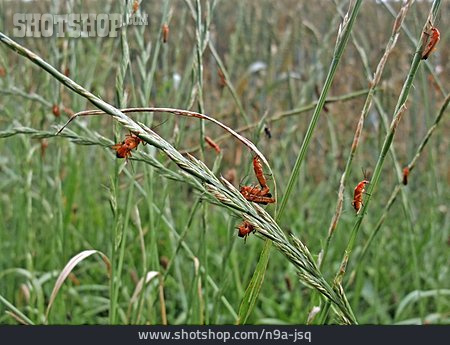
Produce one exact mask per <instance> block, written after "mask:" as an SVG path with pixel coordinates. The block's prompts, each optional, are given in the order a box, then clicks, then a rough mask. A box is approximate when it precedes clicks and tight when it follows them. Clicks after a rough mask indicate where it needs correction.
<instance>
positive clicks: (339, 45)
mask: <svg viewBox="0 0 450 345" xmlns="http://www.w3.org/2000/svg"><path fill="white" fill-rule="evenodd" d="M361 4H362V0H356V1H355V4H354V5H353V8H352V9H351V12H350V10H349V12H350V15H349V12H348V13H347V14H346V15H345V17H344V21H343V22H342V24H341V26H340V27H339V32H338V37H337V40H336V47H335V50H334V54H333V60H332V61H331V65H330V68H329V70H328V75H327V77H326V79H325V84H324V86H323V88H322V91H321V93H320V96H319V100H318V101H317V105H316V107H315V109H314V113H313V115H312V118H311V122H310V123H309V126H308V129H307V130H306V133H305V138H304V139H303V143H302V146H301V147H300V152H299V154H298V156H297V160H296V161H295V164H294V168H293V169H292V172H291V175H290V177H289V180H288V183H287V185H286V189H285V191H284V194H283V198H282V200H281V203H280V205H279V207H278V209H277V218H276V219H277V220H279V219H281V216H282V215H283V212H284V209H285V208H286V204H287V202H288V200H289V197H290V195H291V193H292V189H293V188H294V184H295V182H296V181H297V179H298V176H299V173H300V167H301V165H302V163H303V160H304V159H305V156H306V151H307V150H308V146H309V144H310V142H311V138H312V135H313V132H314V129H315V128H316V125H317V121H318V120H319V116H320V113H321V111H322V108H323V106H324V104H325V100H326V98H327V95H328V92H329V90H330V87H331V84H332V82H333V79H334V76H335V74H336V69H337V67H338V65H339V62H340V60H341V57H342V54H343V52H344V50H345V47H346V45H347V42H348V39H349V37H350V33H351V31H352V29H353V24H354V23H355V20H356V17H357V15H358V12H359V9H360V7H361Z"/></svg>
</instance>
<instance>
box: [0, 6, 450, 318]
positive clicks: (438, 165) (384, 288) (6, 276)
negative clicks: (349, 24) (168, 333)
mask: <svg viewBox="0 0 450 345" xmlns="http://www.w3.org/2000/svg"><path fill="white" fill-rule="evenodd" d="M401 5H402V4H401V2H397V1H392V2H381V1H364V2H363V4H362V6H361V9H360V11H359V14H358V16H357V18H356V21H355V23H354V25H353V29H352V34H351V36H350V38H349V41H348V44H347V46H346V47H345V50H344V51H343V55H342V57H341V59H340V61H339V66H338V68H337V70H336V75H335V77H334V80H333V82H332V85H331V88H330V90H329V93H328V98H327V99H329V100H331V101H330V102H327V103H326V106H325V107H324V108H323V109H322V111H321V113H320V117H319V119H318V122H317V126H316V128H315V130H314V133H313V136H312V138H311V140H310V142H309V147H308V150H307V152H306V157H305V160H304V161H303V164H302V167H301V169H300V173H299V175H298V177H297V179H296V180H295V184H294V185H293V190H292V193H291V195H290V196H289V199H288V200H287V204H286V209H285V211H284V213H283V215H282V217H281V218H280V219H279V220H278V224H279V226H280V227H281V229H283V231H284V232H285V233H286V234H290V233H292V234H294V235H295V236H297V237H298V238H300V239H301V240H302V241H303V243H305V244H306V246H307V247H308V248H309V251H310V252H311V254H312V256H313V258H314V259H315V260H317V259H318V254H319V252H320V251H321V249H322V248H323V247H324V246H325V242H326V238H327V233H328V228H329V226H330V223H331V221H332V218H333V215H334V213H335V208H336V202H337V199H338V189H339V180H340V177H341V175H342V172H343V170H344V168H345V165H346V161H347V158H348V155H349V152H350V148H351V145H352V141H353V136H354V132H355V129H356V126H357V123H358V119H359V117H360V113H361V110H362V108H363V105H364V101H365V99H366V96H367V91H368V88H369V86H370V83H369V82H370V80H369V79H370V78H369V77H372V76H373V73H374V71H375V68H376V66H377V64H378V62H379V60H380V58H381V56H382V55H383V52H384V49H385V47H386V45H387V43H388V41H389V38H390V35H391V31H392V27H393V23H394V20H395V16H396V13H397V12H398V11H399V9H400V7H401ZM132 7H133V2H132V1H130V2H127V3H124V2H122V1H117V2H115V1H104V2H103V1H102V2H100V1H98V2H97V1H87V2H79V1H67V2H60V1H44V2H39V3H27V2H20V1H19V2H12V1H2V2H0V13H1V14H3V16H1V17H2V18H1V19H0V28H1V29H0V31H2V32H4V33H6V34H8V35H9V36H10V37H12V36H11V32H12V27H11V22H10V19H8V18H10V16H11V15H12V14H13V13H18V12H21V13H32V12H34V13H69V12H70V13H85V12H94V13H129V14H130V13H131V12H132V11H133V9H132ZM348 7H349V4H348V2H347V1H337V2H336V3H335V2H333V1H325V0H321V1H288V0H283V1H268V0H261V1H256V0H253V1H237V0H231V1H223V0H222V1H217V2H214V1H200V0H199V1H194V0H192V1H191V0H188V1H181V0H173V1H156V0H155V1H142V2H141V3H140V6H139V9H138V13H147V14H148V20H149V23H148V25H146V26H129V27H127V28H126V29H125V30H124V31H125V35H123V36H122V38H121V37H118V38H99V37H97V38H78V39H69V38H57V37H51V38H20V39H19V38H18V39H15V38H14V37H12V38H13V39H15V40H16V41H17V42H18V43H20V44H21V45H23V46H24V47H26V48H28V49H30V50H31V51H33V52H34V53H36V54H38V55H39V56H41V57H42V58H43V59H44V60H45V61H47V62H48V63H49V64H51V65H53V66H54V67H55V68H56V69H58V70H60V71H61V72H63V73H66V75H68V76H69V77H70V78H71V79H73V80H74V81H76V82H77V83H79V84H80V85H82V86H83V87H85V88H86V89H88V90H90V91H91V92H92V93H93V94H95V95H98V96H99V97H101V98H102V99H103V100H105V101H106V102H108V103H110V104H112V105H114V106H117V107H121V108H124V107H144V106H155V107H171V108H179V109H188V110H193V111H199V112H203V113H205V114H208V115H210V116H212V117H214V118H216V119H217V120H219V121H221V122H223V123H224V124H226V125H227V126H229V127H231V128H233V129H236V130H238V129H239V130H241V129H243V130H242V132H241V134H242V135H244V136H245V137H247V138H248V139H250V140H251V141H253V142H254V143H255V145H256V146H257V147H258V149H259V150H260V151H261V152H262V153H263V154H264V155H265V156H266V157H267V159H268V161H269V163H270V165H271V167H272V169H273V174H272V175H269V174H267V180H268V183H269V185H270V187H271V188H274V187H273V186H274V182H275V181H276V184H277V187H278V201H280V200H281V197H282V195H283V193H284V192H285V190H286V186H287V182H288V180H289V177H290V176H291V173H292V170H293V166H294V163H295V160H296V158H297V155H298V153H299V150H300V147H301V145H302V142H303V139H304V137H305V133H306V130H307V128H308V125H309V123H310V120H311V117H312V114H313V110H314V107H315V104H316V102H317V99H318V97H319V94H320V92H321V90H322V88H323V86H324V81H325V78H326V76H327V72H328V69H329V67H330V65H331V63H332V59H333V51H334V49H335V43H336V37H337V32H338V27H339V24H340V23H341V22H342V15H343V14H345V12H346V11H347V9H348ZM430 8H431V2H429V1H416V2H414V3H413V4H412V5H411V7H410V8H409V10H408V12H407V14H406V18H405V20H404V25H403V28H402V30H401V31H400V36H399V38H398V42H397V45H396V46H395V48H394V50H393V51H392V53H391V54H390V56H389V58H388V60H387V63H386V66H385V69H384V72H383V74H382V77H381V81H380V84H379V85H378V87H377V89H376V93H375V98H374V103H373V105H372V107H371V109H370V110H369V112H368V114H367V117H366V120H365V123H364V128H363V132H362V134H361V138H360V142H359V146H358V148H357V151H356V154H355V157H354V159H353V163H352V166H351V170H350V172H349V175H348V177H347V181H346V183H345V192H344V200H343V210H342V215H341V218H340V222H339V224H338V226H337V228H336V230H335V233H334V235H333V237H332V238H331V241H330V244H329V248H328V253H327V256H326V258H325V260H324V262H323V263H322V265H321V272H322V274H323V276H324V278H325V279H326V280H327V281H328V282H330V283H332V282H333V278H334V275H335V274H336V272H337V270H338V269H339V265H340V263H341V259H342V256H343V254H344V250H345V248H346V246H347V243H348V241H349V238H350V233H351V230H352V227H353V225H354V223H355V220H356V215H355V211H354V209H353V208H352V205H351V202H352V199H353V189H354V187H355V186H356V184H357V183H358V182H359V181H361V180H362V179H363V178H364V176H363V172H362V170H363V169H364V170H367V172H368V173H372V172H373V170H374V167H375V165H376V162H377V160H378V158H379V156H380V152H381V147H382V144H383V141H384V138H385V135H386V128H385V126H384V122H383V117H382V115H383V114H384V116H386V118H387V119H388V122H389V123H390V121H391V119H392V117H393V112H394V108H395V105H396V103H397V99H398V97H399V94H400V91H401V88H402V85H403V83H404V81H405V79H406V76H407V75H408V70H409V67H410V65H411V61H412V59H413V55H414V52H415V50H416V43H417V39H418V38H419V37H420V34H421V31H422V28H423V26H424V24H425V23H426V19H427V16H428V13H429V11H430ZM449 12H450V2H449V1H443V2H442V3H441V6H440V10H439V12H438V16H437V18H436V21H435V25H436V27H438V28H439V30H440V32H441V40H440V42H439V44H438V45H437V49H436V51H435V52H434V53H433V54H431V56H430V57H429V58H428V60H426V62H425V61H423V62H422V63H421V65H420V66H419V69H418V71H417V74H416V76H415V79H414V82H413V85H412V88H411V90H410V93H409V98H408V102H407V110H406V111H405V113H404V115H403V118H402V119H401V122H400V124H399V126H398V129H397V132H396V134H395V137H394V141H393V144H392V147H393V148H394V153H395V155H394V156H393V155H392V154H391V153H389V154H388V155H387V157H386V160H385V162H384V166H383V169H382V172H381V175H380V180H379V182H378V185H377V186H376V188H375V190H374V191H373V193H372V195H371V198H372V199H371V203H370V207H368V209H367V212H366V215H365V217H364V220H363V223H362V225H361V228H360V231H359V233H358V236H357V238H356V242H355V245H354V248H353V252H352V253H351V256H350V260H349V264H348V267H347V273H346V275H345V277H344V281H343V286H344V290H345V293H346V296H347V298H348V302H349V304H350V306H351V308H352V309H353V312H354V314H355V316H356V318H357V320H358V322H359V323H361V324H425V323H426V324H435V323H437V324H448V323H449V321H450V299H449V295H450V278H449V245H450V233H449V223H450V218H449V205H450V204H449V201H450V193H449V191H450V190H449V181H450V170H449V154H448V152H449V133H450V132H449V122H448V112H449V111H448V110H445V111H444V114H443V117H442V120H441V121H440V122H439V124H438V126H437V127H436V128H435V130H434V132H433V134H432V136H431V138H430V140H429V141H428V142H427V143H426V146H425V148H424V149H423V151H421V153H420V157H419V158H418V159H417V163H416V166H415V168H414V170H412V171H411V173H410V175H409V179H408V184H407V185H406V186H404V185H401V189H400V190H399V193H398V195H397V197H396V199H395V200H394V201H393V202H392V203H390V204H388V202H389V198H390V196H391V193H392V191H393V190H394V189H395V188H396V186H398V185H399V176H398V175H397V172H396V170H395V166H396V164H398V165H399V166H400V167H401V168H403V167H404V166H406V165H407V164H408V163H409V162H410V161H411V160H412V159H413V157H414V155H415V154H416V152H417V149H418V147H419V145H420V143H421V142H422V141H423V139H424V138H425V136H426V133H427V131H428V130H429V129H430V128H431V127H432V125H433V123H434V121H435V118H436V116H438V113H439V111H440V109H441V107H442V104H443V102H444V99H445V98H446V97H447V103H448V90H449V89H450V85H449V79H448V75H449V73H448V71H449V53H450V50H449V37H450V36H449V35H450V31H449V29H448V28H449V27H450V22H449V18H450V16H449V14H450V13H449ZM163 24H167V25H168V27H169V35H168V40H167V42H166V43H164V42H163V40H162V38H161V30H162V29H161V28H162V25H163ZM119 36H120V34H119ZM124 41H125V42H126V44H125V45H124ZM367 67H368V68H369V70H368V69H367ZM54 105H56V106H57V108H58V109H56V108H55V107H54ZM86 109H93V106H92V105H91V104H90V103H89V102H88V101H87V100H86V99H85V98H83V97H81V96H80V95H78V94H76V93H74V92H72V91H71V90H69V89H68V88H65V87H64V86H62V85H61V84H60V83H59V82H58V81H57V80H56V79H54V78H53V77H52V76H50V75H49V74H48V73H46V72H45V71H44V70H42V69H41V68H39V67H37V66H35V65H34V64H32V63H31V62H30V61H28V60H27V59H26V58H24V57H22V56H20V55H18V54H16V53H15V52H13V51H12V50H10V49H8V48H7V47H6V45H4V44H0V137H2V138H1V139H0V324H19V323H26V324H30V323H33V324H42V323H48V324H110V323H118V324H161V323H168V324H234V323H236V322H237V319H238V315H239V308H240V306H242V305H245V304H246V303H248V301H247V300H246V299H245V298H244V293H245V290H246V289H247V287H248V286H249V283H250V281H251V278H252V276H253V273H254V272H255V270H256V269H257V268H256V265H257V263H258V260H259V257H260V254H261V252H262V250H263V247H264V241H263V240H261V238H258V237H257V236H254V235H253V234H252V235H250V236H249V237H248V238H247V240H246V241H245V242H244V241H243V239H242V238H239V237H238V236H237V230H236V228H237V226H238V225H239V224H240V223H241V221H242V220H241V219H239V218H238V217H236V216H233V215H232V214H231V213H230V212H228V211H227V210H226V209H224V208H220V207H218V206H217V205H213V204H210V203H209V202H208V199H206V198H204V196H203V195H202V194H201V193H198V192H197V191H196V190H194V189H193V188H192V187H190V186H189V185H188V184H187V183H184V181H183V180H181V181H174V180H173V179H170V178H168V175H164V174H161V173H159V171H157V170H155V169H154V168H153V167H152V166H150V165H148V164H146V163H145V162H143V161H139V160H133V159H131V160H129V161H128V162H125V161H124V160H122V159H117V158H116V157H115V152H114V151H113V150H112V149H111V148H110V147H109V146H110V145H112V144H114V143H116V142H120V141H121V140H123V138H124V137H125V135H126V134H127V133H128V132H127V131H126V130H125V129H123V128H121V127H120V126H119V125H118V124H117V123H115V122H114V121H113V120H112V119H111V117H109V116H106V115H105V116H95V117H83V118H78V119H76V120H75V121H73V122H72V123H71V124H70V125H69V127H68V128H67V129H66V130H65V133H68V134H71V135H72V138H71V139H69V138H67V137H54V136H51V137H48V138H42V134H43V133H47V134H49V133H50V134H52V133H54V132H56V130H57V129H58V128H59V127H60V126H61V125H62V124H63V123H64V122H65V121H66V120H67V119H68V118H69V116H70V114H72V113H73V112H78V111H82V110H86ZM56 110H58V111H56ZM130 116H131V117H132V118H134V119H136V120H138V121H140V122H143V123H145V124H146V125H147V126H149V127H155V129H154V130H155V131H156V132H157V133H158V134H159V135H160V136H161V137H163V138H164V139H165V140H167V141H169V142H170V143H171V144H172V145H174V147H175V148H176V149H177V150H179V151H180V152H182V153H186V152H189V153H191V154H192V155H194V156H195V157H196V158H198V159H200V160H202V161H203V162H204V163H205V164H206V165H207V166H208V167H209V168H210V169H212V170H213V171H214V173H215V174H216V175H217V176H220V175H223V176H225V177H227V178H228V179H229V180H231V181H232V183H233V184H234V186H236V187H238V186H239V185H240V184H242V185H243V184H251V183H256V182H257V181H256V178H255V177H254V173H253V170H252V166H251V162H252V158H253V155H252V153H251V152H250V151H249V150H248V149H247V147H245V146H244V145H242V143H240V142H238V141H236V140H235V139H234V138H232V137H230V136H227V133H226V132H225V131H223V130H222V129H221V128H219V127H218V126H215V125H213V124H212V123H203V124H202V123H201V122H200V121H199V120H198V119H194V118H182V117H177V116H173V115H171V114H167V113H163V114H161V113H154V114H148V113H147V114H130ZM18 128H19V129H20V128H22V129H23V128H28V129H29V130H28V132H27V133H26V134H17V135H10V136H7V135H6V134H7V133H10V132H11V131H14V129H18ZM31 129H33V130H35V131H34V132H33V130H31ZM22 132H24V130H22ZM25 132H26V131H25ZM40 134H41V136H39V135H40ZM269 134H270V135H269ZM205 135H207V136H209V137H211V138H213V139H215V140H216V139H217V142H218V143H219V145H220V147H221V153H220V154H217V153H216V152H215V151H214V150H213V149H211V148H210V147H209V146H208V145H207V144H205V143H204V140H203V136H205ZM139 151H141V152H142V151H143V152H146V153H148V154H149V155H151V156H153V157H154V158H155V159H157V160H158V161H159V162H160V163H161V164H162V165H164V166H165V167H167V168H168V169H170V170H173V171H176V172H177V173H178V172H179V169H178V167H177V166H176V165H175V164H173V162H171V161H170V160H168V159H167V157H166V156H164V155H163V154H162V153H161V152H160V151H158V150H157V149H155V148H154V147H152V146H151V145H146V146H143V145H140V146H139V147H138V149H137V151H136V154H135V153H134V151H133V156H134V157H136V158H138V157H139V155H138V154H137V152H139ZM180 176H183V174H180ZM169 177H170V176H169ZM186 179H187V178H186ZM366 197H367V196H364V198H366ZM388 206H389V207H388ZM264 207H265V208H266V210H267V211H268V212H269V213H270V214H273V213H274V211H275V208H276V206H275V205H268V206H264ZM380 222H381V223H380ZM375 231H376V233H374V232H375ZM371 236H372V237H373V238H372V240H371V242H370V244H369V245H367V243H368V242H367V241H368V240H369V238H370V237H371ZM365 246H366V249H364V248H365ZM86 250H96V251H99V252H102V253H103V255H104V256H106V257H107V258H108V260H109V261H110V263H111V265H112V273H111V272H110V273H108V267H107V266H105V263H104V262H103V260H102V256H101V255H98V253H97V252H96V253H94V254H93V255H91V256H89V257H86V258H85V259H84V260H82V261H81V262H79V263H78V264H77V265H76V266H75V267H73V269H72V270H70V274H69V275H68V277H67V279H66V280H65V281H64V283H63V284H62V285H61V286H60V288H59V289H58V290H57V293H56V295H54V296H53V297H54V302H53V304H52V306H51V308H50V309H49V310H48V305H49V303H50V301H51V300H52V297H51V296H52V291H53V289H54V286H55V283H56V280H57V278H58V276H59V274H60V273H61V271H62V270H63V268H64V267H65V266H66V264H67V263H68V262H69V260H71V258H73V257H74V256H76V255H77V254H79V253H81V252H83V251H86ZM363 251H364V256H361V254H362V253H363ZM142 277H147V278H148V279H147V280H146V281H145V284H144V286H142V280H141V278H142ZM140 280H141V283H139V281H140ZM324 305H325V302H324V300H321V299H319V298H318V294H317V293H316V292H314V291H313V290H311V289H310V288H308V287H306V286H305V285H304V284H303V283H302V282H300V281H299V278H298V276H297V273H296V270H295V267H294V266H293V265H291V263H290V262H289V261H288V260H286V257H285V256H283V255H282V254H281V253H280V252H279V251H277V250H275V249H274V248H272V250H271V252H270V258H269V262H268V267H267V270H266V271H265V275H264V281H263V283H262V285H261V290H260V293H259V296H258V298H257V300H256V303H255V305H254V308H253V310H252V312H251V313H250V315H249V317H248V319H247V320H246V323H250V324H304V323H307V321H308V315H310V312H311V310H312V309H313V307H314V306H319V307H321V309H322V308H323V307H324ZM112 310H114V312H113V311H112ZM47 312H48V314H47ZM319 315H320V313H319ZM311 316H312V315H311ZM309 322H310V323H313V324H317V323H336V322H339V320H338V319H336V318H335V316H334V313H333V311H332V310H331V311H330V312H329V314H328V315H325V316H323V315H322V316H321V317H316V318H313V319H312V320H310V321H309ZM240 323H242V320H241V322H240Z"/></svg>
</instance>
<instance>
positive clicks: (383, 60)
mask: <svg viewBox="0 0 450 345" xmlns="http://www.w3.org/2000/svg"><path fill="white" fill-rule="evenodd" d="M411 3H412V0H409V1H408V2H406V3H405V4H404V5H403V7H402V8H401V9H400V11H399V12H398V14H397V17H396V19H395V22H394V25H393V28H392V34H391V37H390V38H389V41H388V43H387V46H386V48H385V50H384V54H383V56H382V57H381V59H380V61H379V63H378V66H377V68H376V71H375V74H374V76H373V78H372V80H371V81H370V88H369V93H368V94H367V98H366V101H365V103H364V106H363V108H362V110H361V115H360V117H359V121H358V124H357V127H356V131H355V134H354V137H353V142H352V145H351V148H350V153H349V155H348V158H347V162H346V165H345V169H344V172H343V173H342V176H341V179H340V183H339V192H338V200H337V203H336V212H335V214H334V216H333V219H332V221H331V224H330V226H329V228H328V235H327V238H326V241H325V245H324V247H323V249H322V252H321V254H320V256H319V257H320V261H319V267H322V265H323V262H324V260H325V258H326V256H327V253H328V247H329V245H330V241H331V238H332V237H333V234H334V231H335V230H336V228H337V226H338V223H339V219H340V217H341V213H342V207H343V204H344V191H345V183H346V181H347V177H348V175H349V174H350V171H351V165H352V163H353V158H354V156H355V153H356V149H357V147H358V144H359V140H360V137H361V133H362V130H363V126H364V120H365V119H366V117H367V114H368V113H369V111H370V109H371V107H372V103H373V98H374V95H375V89H376V87H377V86H378V84H379V83H380V80H381V76H382V74H383V70H384V67H385V65H386V62H387V59H388V57H389V55H390V54H391V52H392V51H393V50H394V48H395V45H396V43H397V39H398V36H399V32H400V28H401V25H402V23H403V20H404V19H405V17H406V13H407V12H408V9H409V7H410V6H411ZM363 60H364V62H365V64H367V59H363ZM366 67H367V66H366Z"/></svg>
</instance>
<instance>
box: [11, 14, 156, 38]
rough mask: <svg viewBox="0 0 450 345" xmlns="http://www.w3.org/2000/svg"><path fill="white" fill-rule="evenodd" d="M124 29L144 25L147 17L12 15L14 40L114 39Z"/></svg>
mask: <svg viewBox="0 0 450 345" xmlns="http://www.w3.org/2000/svg"><path fill="white" fill-rule="evenodd" d="M126 25H148V14H147V13H143V14H139V15H138V14H137V13H134V14H132V15H129V16H124V15H122V14H120V13H108V14H106V13H78V14H77V13H75V14H50V13H42V14H41V13H15V14H14V15H13V26H14V28H13V36H14V37H52V36H56V37H69V38H79V37H117V36H118V32H119V30H120V28H122V27H123V26H126Z"/></svg>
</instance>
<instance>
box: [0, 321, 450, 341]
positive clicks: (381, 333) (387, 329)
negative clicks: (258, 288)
mask: <svg viewBox="0 0 450 345" xmlns="http://www.w3.org/2000/svg"><path fill="white" fill-rule="evenodd" d="M449 339H450V326H300V325H299V326H0V344H5V345H7V344H45V345H50V344H58V345H61V344H62V345H71V344H77V345H80V344H81V345H87V344H96V345H99V344H108V345H113V344H127V345H128V344H145V343H157V344H174V343H178V344H180V343H184V344H190V343H192V344H244V343H256V342H258V344H272V345H275V344H288V343H289V344H324V345H335V344H336V345H337V344H345V345H351V344H358V345H360V344H363V345H370V344H377V345H379V344H381V345H385V344H408V345H415V344H427V345H428V344H432V345H435V344H449V343H450V340H449Z"/></svg>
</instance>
